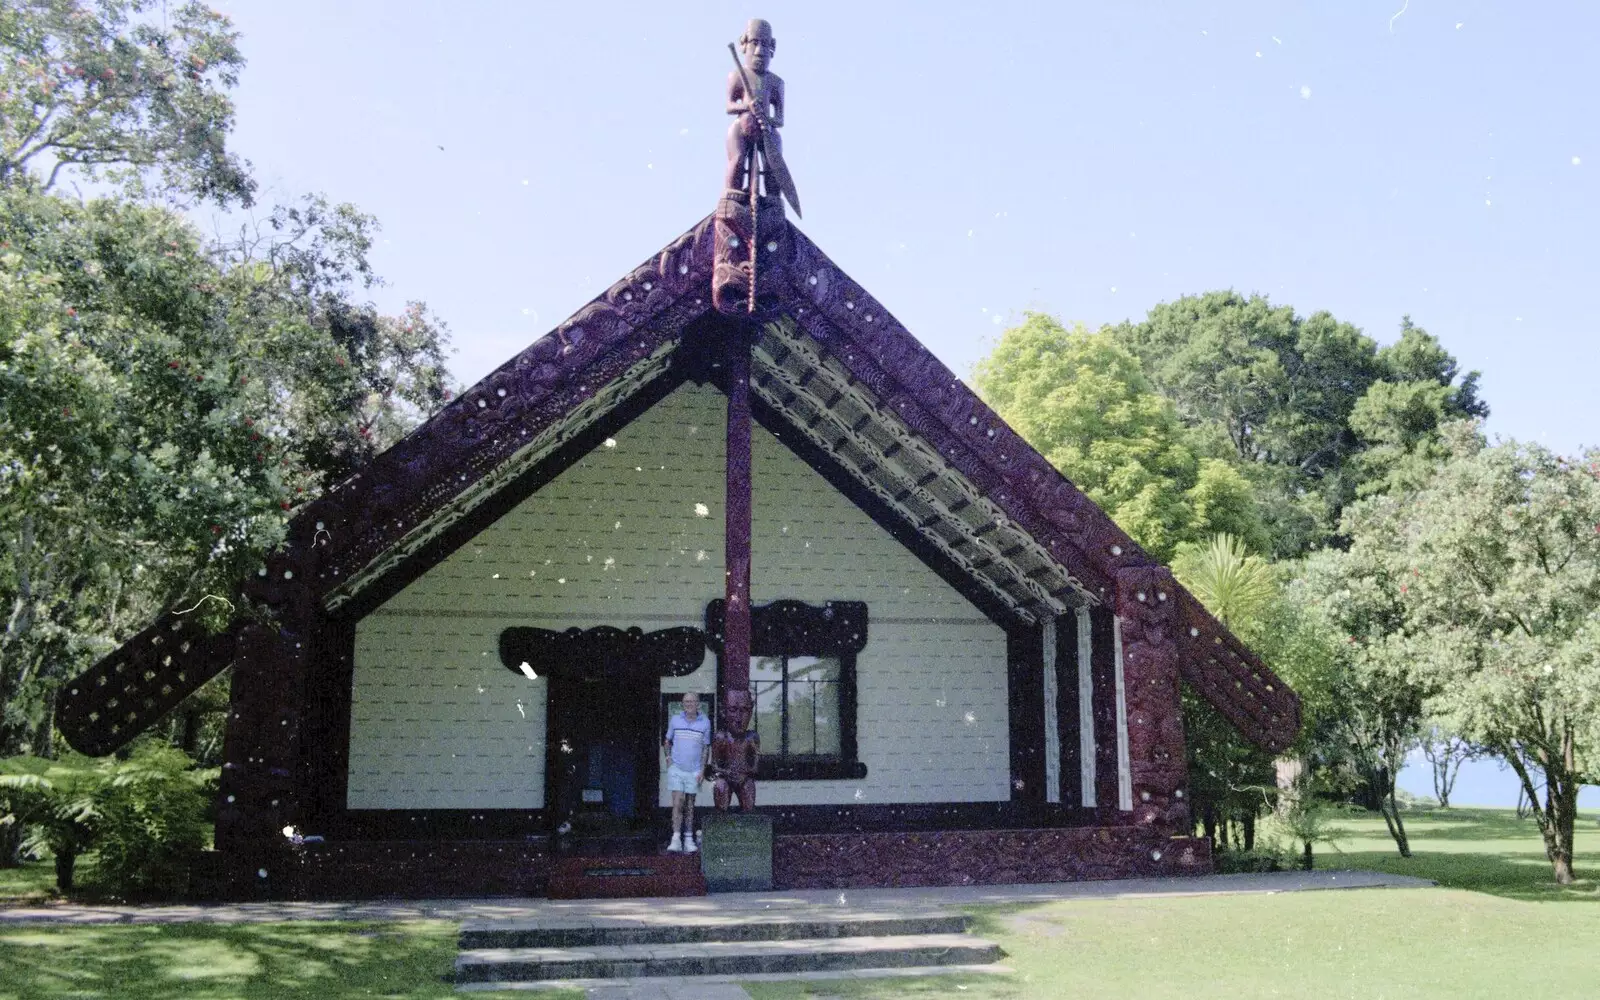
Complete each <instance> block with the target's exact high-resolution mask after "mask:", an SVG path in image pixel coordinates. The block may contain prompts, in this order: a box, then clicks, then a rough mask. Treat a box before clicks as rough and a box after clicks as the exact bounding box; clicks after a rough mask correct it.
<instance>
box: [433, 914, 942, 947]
mask: <svg viewBox="0 0 1600 1000" xmlns="http://www.w3.org/2000/svg"><path fill="white" fill-rule="evenodd" d="M970 924H971V918H970V917H968V916H967V915H966V914H963V913H925V914H919V915H916V916H906V915H903V914H894V913H853V914H846V915H824V914H814V915H807V914H779V913H773V914H764V913H750V914H739V915H737V916H720V915H719V916H704V917H695V918H693V919H692V920H681V919H680V920H677V921H646V920H642V919H641V920H629V919H623V918H614V919H610V920H606V919H590V920H562V919H559V918H546V919H542V920H535V921H516V922H512V921H480V922H477V923H467V924H463V925H462V926H461V937H460V941H459V947H460V948H461V949H462V950H463V951H472V950H474V949H485V948H592V947H596V946H606V945H615V946H621V945H642V944H693V943H698V942H702V941H730V942H732V941H784V940H795V939H805V938H844V937H889V936H896V937H903V936H905V935H908V934H960V933H962V932H964V931H965V930H966V929H967V928H968V926H970Z"/></svg>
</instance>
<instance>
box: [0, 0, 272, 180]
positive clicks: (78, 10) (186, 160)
mask: <svg viewBox="0 0 1600 1000" xmlns="http://www.w3.org/2000/svg"><path fill="white" fill-rule="evenodd" d="M155 7H156V3H155V0H97V2H95V3H92V4H91V3H82V2H78V0H7V2H6V3H4V4H0V186H7V185H14V184H16V183H18V182H19V181H20V179H21V178H22V177H24V176H27V175H29V174H30V173H32V172H33V168H34V167H35V166H36V165H40V164H42V165H43V166H42V168H41V169H43V170H44V171H45V173H44V176H43V187H44V189H45V190H49V189H50V188H51V187H52V186H54V185H55V183H56V182H57V181H58V180H59V179H60V178H61V177H62V176H63V172H64V171H79V172H81V173H82V174H83V175H84V176H85V177H86V178H88V179H91V180H95V179H106V180H110V181H113V182H120V183H124V184H127V185H130V189H131V190H134V191H139V192H143V191H145V190H146V186H145V184H146V180H147V179H148V178H149V175H150V174H151V173H152V172H153V173H154V174H155V179H156V180H157V181H158V183H159V190H162V191H163V192H164V193H167V194H169V195H177V194H179V193H186V194H193V195H198V196H199V197H201V198H205V199H209V200H212V201H215V202H217V203H219V204H223V205H226V204H229V203H231V202H235V201H238V202H241V203H243V204H245V205H249V204H250V203H251V198H252V194H253V192H254V191H255V182H254V181H252V180H251V179H250V176H249V173H248V166H247V165H246V164H241V163H240V162H239V161H238V159H237V158H236V157H234V156H233V155H232V154H231V153H229V152H228V150H227V143H226V140H227V134H228V132H229V131H230V130H231V129H232V127H233V103H232V101H230V100H229V99H228V97H227V96H226V94H225V93H224V92H223V91H224V90H225V89H227V88H231V87H233V86H234V85H235V84H236V83H237V82H238V73H239V70H240V68H241V67H243V65H244V58H243V56H241V55H240V54H239V50H238V48H237V47H236V45H235V42H236V41H237V39H238V33H237V32H235V31H233V30H232V26H231V24H230V23H229V21H228V19H227V18H226V17H224V16H222V15H221V14H219V13H217V12H216V11H214V10H211V9H210V8H208V7H206V6H205V5H204V4H201V3H185V4H183V5H182V6H179V7H176V8H174V9H171V10H169V9H168V8H167V7H166V5H165V4H164V3H163V4H162V5H161V10H162V12H163V18H162V21H163V23H162V24H159V25H158V24H156V23H154V22H153V21H152V20H151V19H149V18H147V17H143V15H145V14H146V13H147V12H149V11H152V10H153V9H154V8H155Z"/></svg>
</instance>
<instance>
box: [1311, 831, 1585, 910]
mask: <svg viewBox="0 0 1600 1000" xmlns="http://www.w3.org/2000/svg"><path fill="white" fill-rule="evenodd" d="M1401 818H1402V819H1403V820H1404V821H1405V824H1406V832H1407V834H1408V835H1409V840H1410V843H1411V853H1412V856H1411V857H1410V858H1402V857H1400V853H1399V851H1398V850H1397V849H1396V847H1395V843H1394V840H1393V838H1391V837H1390V836H1389V831H1388V829H1387V828H1386V827H1385V826H1384V822H1383V819H1382V817H1379V816H1375V815H1371V814H1366V813H1345V814H1342V815H1340V816H1339V818H1338V819H1337V820H1335V821H1334V823H1333V824H1332V825H1333V827H1334V829H1335V832H1336V840H1335V842H1334V844H1333V845H1332V846H1331V847H1326V846H1323V847H1319V848H1317V854H1316V865H1317V867H1318V868H1364V869H1368V870H1370V871H1384V872H1392V873H1394V874H1396V875H1415V876H1416V877H1418V878H1427V879H1433V880H1434V881H1436V882H1438V883H1439V884H1440V885H1441V886H1446V887H1450V888H1456V889H1467V890H1470V891H1473V892H1485V893H1490V894H1492V895H1496V896H1504V897H1506V898H1508V899H1522V900H1531V901H1546V900H1562V901H1569V902H1590V903H1600V878H1597V877H1596V876H1597V875H1600V825H1597V824H1596V817H1595V816H1594V815H1593V814H1587V815H1583V816H1580V817H1579V819H1578V823H1577V829H1576V831H1575V835H1574V838H1573V854H1574V856H1575V859H1576V860H1575V862H1574V866H1573V867H1574V868H1575V870H1576V873H1577V876H1578V880H1577V882H1575V883H1574V884H1572V885H1569V886H1560V885H1557V884H1556V882H1555V878H1554V875H1553V873H1552V869H1551V867H1550V861H1549V860H1548V859H1547V858H1546V857H1545V854H1544V842H1543V841H1542V840H1541V839H1540V837H1539V828H1538V826H1536V825H1535V823H1534V821H1533V820H1532V819H1531V818H1529V819H1518V818H1517V814H1516V811H1515V810H1512V809H1469V808H1451V809H1432V810H1414V811H1408V812H1405V813H1402V814H1401Z"/></svg>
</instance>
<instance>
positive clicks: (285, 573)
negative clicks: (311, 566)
mask: <svg viewBox="0 0 1600 1000" xmlns="http://www.w3.org/2000/svg"><path fill="white" fill-rule="evenodd" d="M283 578H284V579H285V580H293V579H294V570H292V569H286V570H284V571H283Z"/></svg>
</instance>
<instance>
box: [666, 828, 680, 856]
mask: <svg viewBox="0 0 1600 1000" xmlns="http://www.w3.org/2000/svg"><path fill="white" fill-rule="evenodd" d="M667 853H668V854H681V853H683V838H682V837H680V836H679V835H678V834H676V833H675V834H673V835H672V843H670V844H668V845H667Z"/></svg>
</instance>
